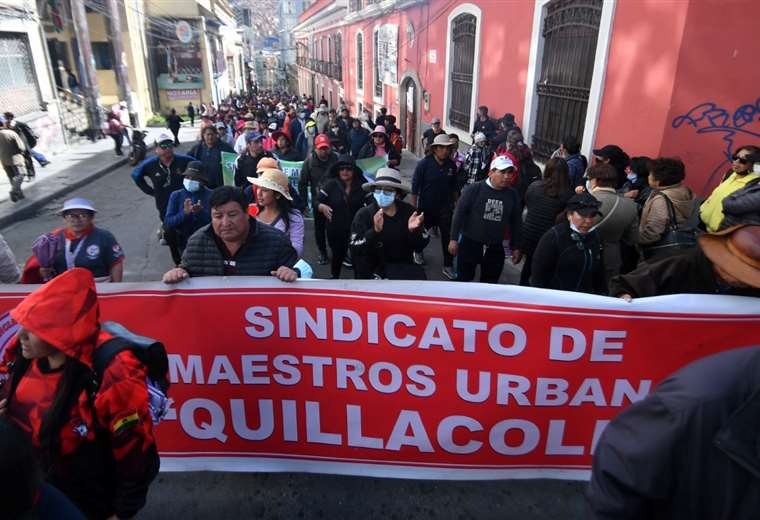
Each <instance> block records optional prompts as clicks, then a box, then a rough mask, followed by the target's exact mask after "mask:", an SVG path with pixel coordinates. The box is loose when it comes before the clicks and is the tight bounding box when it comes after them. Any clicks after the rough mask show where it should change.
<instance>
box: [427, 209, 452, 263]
mask: <svg viewBox="0 0 760 520" xmlns="http://www.w3.org/2000/svg"><path fill="white" fill-rule="evenodd" d="M436 226H438V229H439V230H440V232H441V251H443V265H444V267H451V266H452V265H454V258H453V257H452V256H451V254H449V240H450V239H451V210H450V209H449V208H444V209H441V210H438V211H425V229H430V228H432V227H436Z"/></svg>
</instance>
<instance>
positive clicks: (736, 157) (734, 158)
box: [731, 155, 749, 164]
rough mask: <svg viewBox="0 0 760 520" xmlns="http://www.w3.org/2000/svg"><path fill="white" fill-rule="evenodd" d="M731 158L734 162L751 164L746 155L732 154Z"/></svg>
mask: <svg viewBox="0 0 760 520" xmlns="http://www.w3.org/2000/svg"><path fill="white" fill-rule="evenodd" d="M731 160H732V161H734V162H738V163H739V164H749V159H747V158H746V157H739V156H738V155H734V156H732V157H731Z"/></svg>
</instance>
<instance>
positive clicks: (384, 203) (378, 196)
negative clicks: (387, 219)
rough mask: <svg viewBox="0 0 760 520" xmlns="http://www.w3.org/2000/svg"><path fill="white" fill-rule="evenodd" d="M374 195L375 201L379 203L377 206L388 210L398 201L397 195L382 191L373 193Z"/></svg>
mask: <svg viewBox="0 0 760 520" xmlns="http://www.w3.org/2000/svg"><path fill="white" fill-rule="evenodd" d="M372 195H373V196H374V197H375V200H376V201H377V205H378V206H380V207H381V208H387V207H389V206H390V205H391V204H393V201H395V200H396V194H395V193H391V194H388V193H385V192H382V191H375V192H372Z"/></svg>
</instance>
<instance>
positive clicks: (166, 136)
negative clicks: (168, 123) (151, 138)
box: [156, 132, 174, 146]
mask: <svg viewBox="0 0 760 520" xmlns="http://www.w3.org/2000/svg"><path fill="white" fill-rule="evenodd" d="M166 141H171V142H172V144H174V136H171V135H169V134H168V133H166V132H161V133H160V134H158V137H156V146H158V145H159V144H161V143H165V142H166Z"/></svg>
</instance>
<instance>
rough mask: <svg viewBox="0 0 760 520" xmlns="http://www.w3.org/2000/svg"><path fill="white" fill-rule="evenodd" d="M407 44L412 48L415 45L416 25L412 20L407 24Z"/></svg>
mask: <svg viewBox="0 0 760 520" xmlns="http://www.w3.org/2000/svg"><path fill="white" fill-rule="evenodd" d="M406 44H407V45H408V46H409V48H410V49H411V48H412V47H414V25H412V22H408V23H407V24H406Z"/></svg>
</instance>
